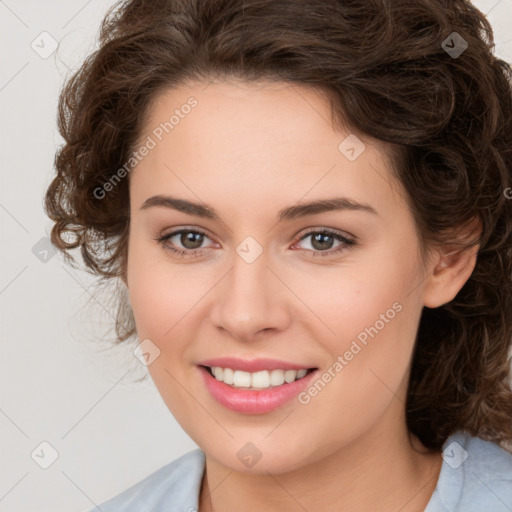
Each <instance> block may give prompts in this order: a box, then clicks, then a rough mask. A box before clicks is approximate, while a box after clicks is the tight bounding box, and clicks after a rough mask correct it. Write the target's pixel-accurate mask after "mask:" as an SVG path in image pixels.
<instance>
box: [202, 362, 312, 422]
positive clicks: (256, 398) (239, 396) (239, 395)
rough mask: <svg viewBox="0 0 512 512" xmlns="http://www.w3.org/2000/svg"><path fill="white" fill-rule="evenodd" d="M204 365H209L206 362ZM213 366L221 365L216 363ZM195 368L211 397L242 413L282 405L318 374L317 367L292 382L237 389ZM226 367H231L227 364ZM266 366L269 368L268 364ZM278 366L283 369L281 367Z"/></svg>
mask: <svg viewBox="0 0 512 512" xmlns="http://www.w3.org/2000/svg"><path fill="white" fill-rule="evenodd" d="M210 361H213V360H210ZM215 361H217V360H215ZM205 366H210V365H209V364H208V365H205ZM214 366H221V365H220V364H219V365H217V364H216V365H214ZM221 367H222V366H221ZM197 368H198V370H199V371H200V373H201V377H202V378H203V381H204V383H205V385H206V387H207V389H208V391H209V392H210V394H211V395H212V397H213V398H214V399H215V400H216V401H217V402H219V403H220V404H221V405H223V406H224V407H226V408H227V409H229V410H231V411H235V412H239V413H243V414H264V413H267V412H271V411H273V410H275V409H277V408H279V407H282V406H283V405H285V404H287V403H288V402H290V401H291V400H292V399H293V398H294V397H296V396H297V395H298V394H299V393H300V392H301V391H303V390H304V389H305V388H306V387H307V386H308V385H309V383H310V382H311V380H312V379H313V378H314V377H315V376H316V375H317V374H318V369H315V370H313V371H312V372H310V373H308V374H307V375H305V376H304V377H302V379H299V380H296V381H294V382H290V383H284V384H282V385H281V386H276V387H271V388H268V389H262V390H250V389H241V388H238V389H237V388H234V387H232V386H229V385H228V384H225V383H224V382H221V381H218V380H217V379H216V378H215V377H213V376H212V375H211V374H210V372H209V371H208V370H207V369H206V368H204V367H203V366H198V367H197ZM227 368H231V367H230V366H229V365H228V366H227ZM266 368H267V369H269V368H268V366H267V367H266ZM279 368H281V369H284V368H283V367H279ZM279 368H274V369H279ZM302 368H303V367H302ZM287 369H295V368H287ZM298 369H301V368H298Z"/></svg>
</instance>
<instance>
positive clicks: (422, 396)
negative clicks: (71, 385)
mask: <svg viewBox="0 0 512 512" xmlns="http://www.w3.org/2000/svg"><path fill="white" fill-rule="evenodd" d="M491 50H492V31H491V28H490V26H489V24H488V22H487V20H486V19H485V17H484V16H483V15H482V14H481V13H480V12H479V11H478V10H477V9H476V8H474V7H473V6H472V5H471V4H470V3H469V2H466V1H463V0H456V1H453V0H452V1H450V2H445V1H444V0H419V1H414V2H413V1H410V2H406V1H404V2H387V1H384V0H380V1H379V0H373V1H364V2H363V1H326V0H313V1H312V0H309V1H297V0H294V1H291V0H288V1H280V2H275V1H271V0H246V1H244V2H241V1H237V0H215V1H199V0H166V1H163V0H162V1H153V2H148V1H142V0H138V1H135V0H132V1H128V2H122V3H119V4H118V5H116V6H115V8H114V9H113V10H112V11H111V12H109V13H108V15H107V17H106V18H105V21H104V23H103V25H102V29H101V35H100V46H99V49H98V50H97V51H96V52H95V53H94V54H92V55H91V56H90V57H89V58H88V59H87V60H86V61H85V62H84V64H83V66H82V68H81V69H80V70H79V71H78V72H77V73H76V74H75V75H74V76H73V77H72V78H71V79H70V81H69V82H68V83H67V84H66V87H65V89H64V90H63V92H62V95H61V102H60V106H59V112H60V117H59V121H60V124H59V128H60V130H61V133H62V135H63V137H64V140H65V144H64V145H63V147H62V148H61V149H60V151H59V153H58V155H57V159H56V170H57V175H56V177H55V179H54V180H53V182H52V184H51V186H50V187H49V189H48V191H47V196H46V209H47V212H48V215H49V216H50V217H51V218H52V219H53V221H54V222H55V226H54V228H53V232H52V241H53V243H54V244H55V245H56V246H57V247H58V248H59V249H61V250H62V251H63V252H64V254H66V255H67V254H68V252H67V251H69V250H71V249H74V248H77V247H80V249H81V253H82V256H83V259H84V262H85V264H86V265H87V267H88V268H89V269H90V270H92V271H93V272H95V273H96V274H98V275H99V276H100V277H102V278H104V279H119V280H120V282H122V283H123V286H125V288H126V291H127V293H128V295H129V303H128V302H127V299H126V298H123V295H120V297H119V316H118V322H117V327H118V334H119V341H120V342H122V341H124V340H126V339H128V338H130V337H132V336H135V335H136V336H137V337H138V339H139V340H140V357H141V360H142V361H143V362H144V363H145V364H146V365H147V366H148V370H149V373H150V374H151V377H152V378H153V380H154V382H155V384H156V386H157V388H158V390H159V392H160V394H161V396H162V398H163V399H164V401H165V403H166V404H167V406H168V407H169V409H170V411H171V412H172V414H173V415H174V416H175V417H176V419H177V421H178V422H179V423H180V424H181V425H182V427H183V428H184V430H185V431H186V432H187V433H188V434H189V435H190V436H191V438H192V439H193V440H194V441H195V442H196V443H197V445H198V446H199V447H200V449H197V450H194V451H192V452H189V453H187V454H186V455H184V456H183V457H181V458H179V459H177V460H176V461H173V462H171V463H170V464H168V465H167V466H165V467H163V468H161V469H160V470H158V471H156V472H155V473H153V474H152V475H149V476H148V477H147V478H146V479H145V480H143V481H142V482H139V483H138V484H136V485H135V486H133V487H132V488H130V489H128V490H126V491H124V492H123V493H121V494H120V495H118V496H116V497H114V498H112V499H111V500H109V501H108V502H106V503H104V504H101V505H99V506H98V508H100V509H101V510H102V511H103V512H106V511H114V510H115V511H120V510H148V511H149V510H151V511H160V510H162V511H163V510H166V511H171V510H172V511H178V510H179V511H186V510H189V511H192V510H199V511H200V512H212V511H215V512H218V511H223V512H225V511H234V510H244V511H261V510H265V511H274V510H287V511H288V510H289V511H292V510H308V511H322V512H325V511H339V510H347V511H362V510H364V511H370V510H372V511H373V510H378V511H380V512H382V511H384V512H385V511H397V510H400V511H402V512H406V511H407V512H412V511H423V510H426V511H428V512H434V511H446V510H464V511H466V512H467V511H477V510H478V511H481V510H493V511H506V510H511V509H512V455H511V454H510V453H509V451H507V450H510V444H507V443H510V441H511V440H512V424H511V417H512V391H511V389H510V366H509V361H508V351H509V349H510V343H511V326H512V323H511V316H512V295H511V294H512V281H511V279H512V255H511V249H512V238H511V231H512V209H511V203H510V201H509V199H508V198H507V197H509V194H507V190H510V188H509V187H511V182H512V180H511V167H512V152H511V147H512V121H511V119H512V94H511V89H510V77H511V69H510V68H509V67H508V66H507V65H506V64H505V63H504V62H503V61H500V60H499V59H497V58H496V57H495V56H494V55H493V54H492V52H491ZM128 304H129V306H128V307H127V305H128ZM127 309H128V310H129V312H133V320H134V323H130V322H129V320H130V318H132V317H131V316H130V315H127V314H126V311H127Z"/></svg>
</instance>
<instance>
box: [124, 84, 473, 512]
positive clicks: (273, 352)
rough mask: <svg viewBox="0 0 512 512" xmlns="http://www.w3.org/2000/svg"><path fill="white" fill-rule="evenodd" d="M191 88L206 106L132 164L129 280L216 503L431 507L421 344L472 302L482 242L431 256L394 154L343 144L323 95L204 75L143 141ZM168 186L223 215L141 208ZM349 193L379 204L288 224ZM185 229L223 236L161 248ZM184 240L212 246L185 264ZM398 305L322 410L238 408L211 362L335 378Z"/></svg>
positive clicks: (159, 379)
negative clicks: (275, 364) (440, 313)
mask: <svg viewBox="0 0 512 512" xmlns="http://www.w3.org/2000/svg"><path fill="white" fill-rule="evenodd" d="M191 96H193V97H194V98H196V100H197V101H198V105H197V106H196V107H195V108H194V109H192V110H191V112H190V113H189V114H188V115H187V116H184V118H183V119H180V122H179V124H177V125H176V126H175V127H174V129H173V130H172V131H170V132H169V133H168V134H165V135H164V137H163V138H162V140H161V141H160V142H158V144H157V145H156V147H154V148H153V149H151V151H150V152H149V154H148V155H147V156H145V157H144V158H143V159H142V161H141V162H140V163H139V164H138V165H137V167H136V168H135V169H134V170H133V171H132V172H131V174H130V177H129V179H130V203H131V224H130V233H129V247H128V263H127V269H126V270H127V272H126V283H127V285H128V288H129V292H130V300H131V304H132V308H133V312H134V316H135V321H136V325H137V332H138V335H139V338H140V339H141V340H144V339H146V338H149V339H150V340H151V341H152V342H153V343H154V344H155V345H156V346H157V347H158V348H159V350H160V355H159V357H157V358H156V359H155V360H154V362H152V363H151V364H150V365H149V367H148V369H149V372H150V374H151V377H152V378H153V380H154V382H155V384H156V386H157V388H158V390H159V392H160V394H161V396H162V398H163V400H164V401H165V403H166V405H167V406H168V408H169V410H170V411H171V412H172V414H173V415H174V416H175V418H176V419H177V421H178V422H179V423H180V424H181V425H182V427H183V428H184V430H185V431H186V432H187V433H188V434H189V435H190V436H191V438H192V439H193V440H194V441H195V442H196V443H197V444H198V445H199V446H200V447H201V449H202V450H203V451H204V452H205V454H206V471H205V474H204V476H203V480H202V485H201V496H200V497H201V500H200V505H199V509H200V512H209V511H215V512H218V511H231V510H244V511H248V512H252V511H261V510H266V511H269V512H272V511H282V510H287V511H295V510H297V511H302V510H310V511H313V510H322V511H326V512H329V511H340V510H347V511H352V510H358V511H370V510H379V511H380V512H386V511H393V512H396V511H398V510H400V511H401V512H406V511H407V512H408V511H423V510H424V508H425V506H426V505H427V503H428V501H429V499H430V497H431V495H432V492H433V491H434V489H435V486H436V483H437V479H438V477H439V471H440V467H441V462H442V459H441V455H440V453H428V452H427V451H426V449H425V448H424V447H423V446H422V444H421V443H420V441H419V439H417V438H415V437H414V436H412V435H409V433H408V431H407V428H406V423H405V413H404V407H405V406H404V404H405V399H406V391H407V382H408V376H409V370H410V361H411V355H412V350H413V346H414V340H415V335H416V331H417V328H418V322H419V318H420V314H421V311H422V308H423V307H424V306H427V307H438V306H440V305H441V304H444V303H446V302H448V301H449V300H451V299H452V298H453V297H454V296H455V295H456V293H457V292H458V290H459V289H460V288H461V287H462V285H463V284H464V282H465V281H466V280H467V279H468V277H469V275H470V273H471V271H472V270H473V267H474V263H475V251H473V252H471V253H470V252H467V251H466V252H461V253H459V254H455V255H454V254H453V253H450V250H449V248H447V247H446V248H435V249H434V248H432V250H431V251H430V252H429V253H428V257H422V252H421V246H420V241H419V237H418V233H417V230H416V225H415V223H414V219H413V216H412V213H411V211H410V208H409V207H408V205H407V203H406V202H405V200H404V193H403V190H402V188H401V185H400V184H399V183H398V182H397V181H396V180H395V179H394V177H393V174H392V170H391V168H390V164H389V162H388V160H387V155H388V154H389V150H390V148H389V147H388V146H387V145H386V144H385V143H383V142H380V141H377V140H373V139H371V138H369V137H368V136H364V135H362V134H356V135H357V136H358V137H359V139H360V140H361V141H363V142H364V144H365V146H366V149H365V151H364V152H363V153H362V154H361V155H360V156H359V157H358V158H357V159H356V160H355V161H349V160H348V159H347V158H346V157H345V155H344V154H343V153H342V152H340V151H339V149H338V146H339V144H340V143H341V142H342V141H343V140H344V139H345V138H346V137H347V135H349V134H351V133H355V132H353V130H350V129H349V128H347V129H343V130H341V129H339V128H334V127H333V125H332V123H331V119H330V107H329V105H328V103H327V102H326V100H325V98H324V97H322V96H321V95H320V93H319V92H318V91H316V90H314V89H311V88H306V87H298V86H297V85H291V84H286V83H270V82H265V83H263V82H261V83H258V84H256V83H250V84H248V83H244V82H241V81H229V82H228V81H219V82H214V83H211V84H209V85H208V84H206V83H189V84H187V85H186V86H185V85H183V86H182V87H179V88H173V89H171V90H167V91H165V92H164V93H162V94H161V95H160V96H159V97H158V98H157V99H156V101H155V102H154V103H153V104H152V105H151V108H150V110H149V112H148V114H149V115H148V117H147V119H146V123H145V126H144V129H143V130H142V133H141V137H140V141H141V142H142V141H144V140H146V138H147V137H148V136H151V134H152V132H153V130H154V129H155V128H156V127H157V126H158V125H159V124H160V123H161V122H163V121H166V120H168V119H169V116H170V115H171V114H172V112H173V111H174V110H175V109H176V108H178V109H179V108H180V106H182V105H184V104H186V102H187V100H188V98H190V97H191ZM153 138H154V136H153ZM155 195H172V196H173V197H177V198H181V199H187V200H189V201H194V202H198V203H206V204H208V205H210V206H211V207H212V208H214V209H215V211H216V212H217V213H218V215H219V218H220V219H219V220H215V219H207V218H202V217H198V216H195V215H190V214H187V213H184V212H180V211H177V210H174V209H171V208H166V207H163V206H153V207H150V208H143V209H141V206H142V205H143V204H144V202H145V201H146V200H147V199H148V198H150V197H152V196H155ZM335 196H336V197H337V196H343V197H346V198H350V199H351V200H352V201H356V202H358V203H364V204H366V205H370V206H371V207H372V208H373V209H374V210H375V212H376V213H371V212H368V211H362V210H337V211H327V212H322V213H317V214H310V215H308V216H306V217H302V218H296V219H293V220H287V221H283V222H277V220H276V216H277V213H278V211H279V210H281V209H282V208H285V207H288V206H292V205H295V204H296V203H303V202H309V201H313V200H317V199H321V198H322V199H323V198H330V197H335ZM180 228H189V229H190V230H192V231H193V230H194V229H200V230H202V231H205V232H206V233H207V236H206V237H204V238H203V239H202V240H203V241H202V244H201V239H199V242H198V243H196V245H193V243H190V242H189V243H188V245H187V239H183V238H181V239H180V236H179V235H177V236H175V237H173V238H172V239H171V240H170V241H169V240H168V241H167V242H166V243H161V242H159V241H157V239H158V237H161V236H162V235H165V234H168V233H171V232H172V231H176V230H178V229H180ZM322 228H328V229H331V230H338V231H339V232H341V233H343V234H345V236H349V237H351V239H352V240H355V241H356V243H355V244H354V245H346V246H345V247H344V249H343V250H342V251H341V252H339V253H337V254H331V255H330V256H325V257H312V253H314V252H316V253H318V255H319V256H320V254H319V253H321V252H323V253H327V252H329V251H330V252H331V253H332V251H334V250H336V249H337V248H338V247H340V246H341V245H343V244H342V243H341V242H339V241H337V240H336V239H332V242H330V245H329V239H327V241H326V242H324V245H323V246H322V245H321V244H320V245H319V244H318V243H317V244H315V243H314V239H313V236H311V231H314V230H315V229H316V230H317V231H318V230H320V229H322ZM317 231H316V232H317ZM314 232H315V231H314ZM307 233H310V236H308V237H306V238H304V239H302V240H301V238H302V237H303V236H304V235H306V234H307ZM248 236H251V237H253V238H254V239H255V240H256V241H257V243H258V244H259V246H260V247H261V249H262V251H263V252H262V253H261V255H260V256H259V257H258V258H257V259H256V260H255V261H254V262H252V263H248V262H247V261H245V260H244V259H243V258H242V257H240V256H239V254H238V253H237V251H236V248H237V247H238V246H239V245H240V244H241V242H242V241H243V240H244V239H245V238H246V237H248ZM169 246H174V247H176V248H181V249H183V250H188V251H189V252H191V253H192V252H193V251H194V247H200V248H201V249H199V251H202V254H200V255H199V257H195V258H194V257H184V256H179V255H175V254H173V253H172V252H170V250H169V249H168V247H169ZM301 249H302V250H301ZM197 251H198V250H197V249H196V253H197ZM394 303H399V304H400V305H401V307H402V309H401V311H400V312H399V313H397V314H396V315H395V317H394V318H393V319H392V320H390V321H389V322H387V323H385V327H384V328H382V329H380V330H379V332H378V334H377V335H376V336H375V337H374V338H373V339H369V341H368V344H367V346H365V347H364V348H363V349H362V350H361V351H360V352H359V353H358V354H357V355H356V356H354V358H353V359H352V360H351V361H349V362H348V364H347V365H346V366H345V367H344V368H343V370H342V371H340V372H339V373H337V374H336V377H335V378H333V379H332V380H331V382H330V383H329V384H328V385H327V386H325V388H324V389H323V390H322V391H321V392H320V393H318V395H317V396H315V397H314V398H312V399H311V401H310V402H309V403H308V404H306V405H303V404H300V403H299V402H298V401H297V400H295V399H294V400H292V401H290V402H289V403H288V404H286V405H285V406H283V407H281V408H278V409H276V410H274V411H272V412H269V413H265V414H261V415H249V414H241V413H237V412H233V411H230V410H228V409H226V408H224V407H223V406H222V405H220V404H219V403H218V402H216V401H215V400H214V399H213V397H212V396H211V395H210V394H209V392H208V390H207V389H206V387H205V386H204V383H203V381H202V378H201V375H200V373H199V370H198V368H197V366H196V365H197V364H198V363H199V362H200V361H201V360H204V359H207V358H212V357H220V356H234V357H239V358H243V359H254V358H259V357H268V358H276V359H283V360H286V361H291V362H294V363H300V364H304V365H305V366H307V367H317V368H319V369H320V372H325V371H327V369H328V368H329V367H332V365H333V363H334V361H335V360H336V358H337V356H338V355H340V354H341V355H342V354H344V353H345V352H346V351H347V350H348V349H349V347H350V345H351V342H352V341H353V340H354V339H356V337H357V335H358V334H359V333H361V332H362V331H364V329H365V328H366V327H369V326H372V325H374V324H375V323H376V321H377V320H379V318H381V316H380V315H381V314H384V313H385V312H386V311H387V310H389V309H390V308H392V305H393V304H394ZM248 442H251V443H253V444H254V445H255V446H256V447H257V448H258V450H259V451H260V452H261V455H262V456H261V459H260V460H259V461H258V462H257V463H256V464H255V465H254V466H253V467H251V468H248V467H246V466H245V465H244V464H243V463H242V462H241V461H240V460H239V458H238V457H237V452H238V451H239V450H240V449H241V448H242V447H243V446H244V445H245V444H246V443H248Z"/></svg>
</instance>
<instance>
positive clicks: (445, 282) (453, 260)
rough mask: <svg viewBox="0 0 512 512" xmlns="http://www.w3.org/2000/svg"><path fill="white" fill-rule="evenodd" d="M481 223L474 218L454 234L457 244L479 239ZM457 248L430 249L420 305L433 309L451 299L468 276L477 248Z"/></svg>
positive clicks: (477, 246) (473, 265) (472, 266)
mask: <svg viewBox="0 0 512 512" xmlns="http://www.w3.org/2000/svg"><path fill="white" fill-rule="evenodd" d="M481 231H482V226H481V223H480V221H479V220H478V219H474V220H473V221H472V222H471V224H470V225H469V226H468V227H467V228H466V229H465V230H464V231H463V232H459V233H457V234H455V237H456V239H457V240H458V241H465V242H468V241H469V240H471V239H475V235H476V236H479V235H480V233H481ZM460 247H461V246H460V245H455V244H451V245H447V246H443V247H440V248H435V249H433V251H432V253H433V256H432V257H431V259H430V264H429V270H430V275H429V277H428V278H427V280H426V284H425V287H424V291H423V303H424V305H425V306H426V307H428V308H437V307H439V306H442V305H443V304H446V303H448V302H450V301H451V300H453V299H454V298H455V296H456V295H457V293H459V291H460V289H461V288H462V287H463V286H464V284H465V283H466V281H467V280H468V279H469V277H470V276H471V274H472V272H473V270H474V268H475V265H476V259H477V253H478V250H479V248H480V246H479V245H478V244H477V245H475V244H473V245H471V246H470V247H467V246H466V247H465V248H463V249H461V248H460Z"/></svg>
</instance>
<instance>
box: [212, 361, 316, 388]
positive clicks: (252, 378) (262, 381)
mask: <svg viewBox="0 0 512 512" xmlns="http://www.w3.org/2000/svg"><path fill="white" fill-rule="evenodd" d="M211 370H212V373H213V376H214V377H215V378H216V379H217V380H218V381H220V382H224V383H225V384H229V385H231V386H233V387H235V388H254V389H265V388H269V387H270V386H281V384H284V383H285V382H288V383H290V382H294V381H295V380H298V379H302V377H304V376H305V375H306V373H307V372H308V371H307V370H305V369H302V370H272V371H268V370H263V371H260V372H254V373H249V372H244V371H242V370H232V369H231V368H220V367H219V366H214V367H212V368H211Z"/></svg>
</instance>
